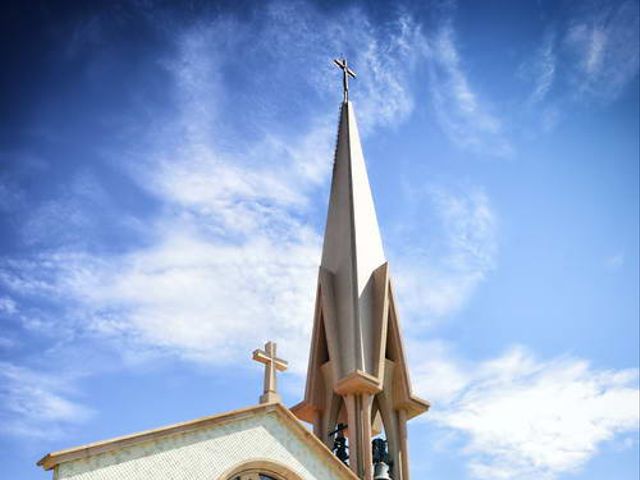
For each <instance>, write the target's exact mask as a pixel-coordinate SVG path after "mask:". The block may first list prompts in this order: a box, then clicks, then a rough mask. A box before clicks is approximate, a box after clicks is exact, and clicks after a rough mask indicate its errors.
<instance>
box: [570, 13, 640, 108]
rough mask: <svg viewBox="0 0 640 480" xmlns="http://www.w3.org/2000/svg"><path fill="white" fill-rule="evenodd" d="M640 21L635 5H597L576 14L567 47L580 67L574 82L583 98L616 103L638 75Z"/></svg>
mask: <svg viewBox="0 0 640 480" xmlns="http://www.w3.org/2000/svg"><path fill="white" fill-rule="evenodd" d="M639 18H640V15H639V7H638V3H637V2H633V1H623V2H620V3H617V4H616V3H613V4H612V3H603V2H595V3H590V4H588V5H584V6H582V7H580V9H579V10H578V11H577V12H576V16H575V18H573V19H572V20H571V22H570V24H569V26H568V28H567V31H566V35H565V38H564V43H565V45H566V47H567V49H568V51H569V53H570V54H571V55H572V57H573V60H574V62H575V65H576V68H575V71H574V74H573V82H574V85H575V86H576V87H577V91H578V94H579V95H582V96H587V97H593V98H596V99H598V100H603V101H611V100H614V99H615V98H617V97H618V96H619V95H620V93H621V92H622V91H623V89H624V88H625V87H626V86H627V85H628V84H629V82H630V80H631V79H633V78H634V77H635V76H637V75H638V66H639V61H640V60H639V56H640V50H639V48H640V34H639V33H638V32H639V31H640V22H639Z"/></svg>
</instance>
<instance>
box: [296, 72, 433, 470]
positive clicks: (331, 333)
mask: <svg viewBox="0 0 640 480" xmlns="http://www.w3.org/2000/svg"><path fill="white" fill-rule="evenodd" d="M336 63H337V64H338V66H340V67H341V68H343V71H344V72H345V73H344V75H345V76H347V72H346V70H345V69H347V68H348V67H346V61H343V64H342V65H340V64H339V63H338V62H336ZM352 76H354V77H355V74H353V75H352ZM428 407H429V404H428V403H427V402H426V401H424V400H421V399H419V398H417V397H415V396H414V395H413V393H412V391H411V383H410V380H409V372H408V368H407V363H406V359H405V355H404V347H403V342H402V337H401V334H400V327H399V323H398V316H397V311H396V308H395V300H394V297H393V292H392V287H391V280H390V278H389V271H388V264H387V262H386V260H385V256H384V251H383V247H382V239H381V237H380V230H379V227H378V221H377V218H376V212H375V208H374V204H373V197H372V194H371V188H370V186H369V179H368V176H367V170H366V165H365V161H364V155H363V153H362V146H361V144H360V136H359V133H358V127H357V124H356V118H355V113H354V109H353V105H352V104H351V102H350V101H349V100H348V97H347V95H346V87H345V100H344V101H343V103H342V106H341V110H340V123H339V127H338V141H337V146H336V151H335V159H334V165H333V176H332V181H331V194H330V199H329V212H328V214H327V224H326V229H325V236H324V245H323V250H322V262H321V265H320V271H319V275H318V287H317V292H316V307H315V318H314V327H313V336H312V340H311V351H310V356H309V369H308V373H307V385H306V390H305V398H304V400H303V401H302V402H301V403H300V404H298V405H296V406H295V407H294V408H293V409H292V411H293V412H294V413H295V414H296V415H297V416H298V417H299V418H300V419H302V420H304V421H307V422H309V423H312V424H313V425H314V433H315V434H316V435H317V436H318V437H319V438H320V439H321V440H322V441H323V442H325V444H327V445H328V446H329V447H331V446H332V439H331V438H329V432H332V431H334V430H335V428H336V426H337V425H338V424H339V423H344V424H346V425H347V437H348V443H349V466H350V467H351V468H352V470H353V471H354V472H355V473H356V474H357V475H358V476H359V477H360V478H362V479H365V480H371V479H372V477H373V459H372V453H371V441H372V439H373V438H374V437H375V436H376V435H377V434H379V433H381V432H383V431H384V434H385V436H386V439H387V440H388V442H389V451H390V455H391V459H392V461H393V471H392V477H393V479H394V480H408V479H409V468H408V458H407V454H408V448H407V431H406V422H407V420H408V419H410V418H412V417H414V416H416V415H419V414H420V413H423V412H425V411H426V410H427V409H428Z"/></svg>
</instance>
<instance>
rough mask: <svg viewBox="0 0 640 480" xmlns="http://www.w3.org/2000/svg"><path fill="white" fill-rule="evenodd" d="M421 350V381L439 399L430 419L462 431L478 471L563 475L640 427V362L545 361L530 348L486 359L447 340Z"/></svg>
mask: <svg viewBox="0 0 640 480" xmlns="http://www.w3.org/2000/svg"><path fill="white" fill-rule="evenodd" d="M414 350H415V349H414ZM419 351H420V352H421V354H420V357H421V358H418V357H416V358H414V359H412V360H413V364H414V365H416V366H417V368H415V369H414V382H415V384H416V386H417V389H418V391H420V393H421V394H423V395H424V396H425V397H426V398H431V399H432V400H433V402H434V407H433V409H432V411H431V412H430V417H429V418H430V419H431V421H432V422H434V423H435V424H437V425H439V426H441V427H443V428H445V429H449V430H453V431H455V432H458V433H459V434H460V435H462V440H463V446H462V447H461V448H462V451H463V452H464V454H465V455H466V456H467V458H468V466H469V470H470V473H471V474H472V475H473V476H474V477H476V478H482V479H492V480H493V479H502V478H504V479H509V478H518V479H534V478H535V479H540V478H542V479H553V478H557V477H558V476H559V475H561V474H563V473H567V472H575V471H576V470H578V469H580V468H581V467H583V466H584V465H585V464H586V462H588V461H589V459H591V458H592V457H593V456H594V455H596V454H597V453H598V449H599V447H600V446H601V445H602V444H603V442H606V441H609V440H612V439H614V438H615V437H617V436H618V435H625V434H630V433H633V432H635V431H637V429H638V421H639V418H638V402H639V400H640V391H639V389H638V370H637V369H627V370H603V369H597V368H594V367H593V366H591V365H589V363H588V362H586V361H584V360H582V359H579V358H572V357H559V358H554V359H551V360H540V359H538V358H536V357H535V356H534V355H533V354H532V353H531V352H530V351H528V350H526V349H524V348H522V347H514V348H512V349H510V350H509V351H507V352H506V353H505V354H503V355H501V356H499V357H497V358H494V359H491V360H486V361H483V362H481V363H479V364H478V363H475V362H474V363H473V364H471V363H470V362H468V361H463V360H461V359H459V358H456V356H455V355H454V354H453V353H452V351H451V349H450V348H449V346H448V345H447V344H443V343H442V342H431V343H429V344H426V345H421V346H420V349H419Z"/></svg>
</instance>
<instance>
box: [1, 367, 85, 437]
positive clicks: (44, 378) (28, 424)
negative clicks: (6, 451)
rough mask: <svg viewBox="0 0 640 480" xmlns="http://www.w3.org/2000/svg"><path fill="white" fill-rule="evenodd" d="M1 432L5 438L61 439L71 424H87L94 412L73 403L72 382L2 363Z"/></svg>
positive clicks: (58, 373) (77, 403)
mask: <svg viewBox="0 0 640 480" xmlns="http://www.w3.org/2000/svg"><path fill="white" fill-rule="evenodd" d="M0 379H1V381H0V431H1V432H2V433H4V434H9V435H18V436H27V437H47V438H53V437H56V436H59V435H60V434H61V433H62V432H63V431H64V429H65V428H66V427H68V425H69V424H80V423H83V422H85V421H86V420H88V419H89V418H90V417H91V416H92V415H93V411H92V410H91V409H90V408H88V407H86V406H84V405H82V404H81V403H79V402H77V401H75V400H72V397H73V395H74V389H73V379H72V378H70V377H68V375H67V374H62V375H61V374H60V372H57V373H56V374H50V375H48V374H45V373H43V372H39V371H36V370H33V369H30V368H26V367H22V366H18V365H15V364H13V363H8V362H0Z"/></svg>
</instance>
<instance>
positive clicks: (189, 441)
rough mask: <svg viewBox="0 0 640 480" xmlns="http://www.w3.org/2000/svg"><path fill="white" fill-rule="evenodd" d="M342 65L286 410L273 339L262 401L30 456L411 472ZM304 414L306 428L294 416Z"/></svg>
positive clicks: (93, 474)
mask: <svg viewBox="0 0 640 480" xmlns="http://www.w3.org/2000/svg"><path fill="white" fill-rule="evenodd" d="M335 63H336V65H337V66H338V67H340V68H341V70H342V73H343V89H344V100H343V102H342V105H341V108H340V122H339V126H338V140H337V145H336V150H335V158H334V165H333V175H332V181H331V193H330V199H329V211H328V214H327V223H326V229H325V234H324V244H323V251H322V261H321V264H320V268H319V272H318V283H317V290H316V305H315V312H314V320H313V322H314V323H313V333H312V338H311V348H310V355H309V366H308V373H307V382H306V388H305V393H304V397H303V399H302V401H301V402H300V403H298V404H297V405H295V406H293V407H292V408H291V409H289V408H287V407H285V406H284V405H283V404H282V402H281V399H280V396H279V395H278V393H277V389H276V372H277V371H283V370H285V369H286V368H287V363H286V362H285V361H284V360H282V359H279V358H277V356H276V347H275V344H273V343H271V342H269V343H267V345H265V349H264V350H256V351H254V352H253V358H254V360H256V361H259V362H261V363H264V364H265V381H264V393H263V395H262V396H261V397H260V404H259V405H257V406H254V407H250V408H246V409H241V410H235V411H232V412H228V413H223V414H220V415H215V416H211V417H204V418H200V419H197V420H193V421H190V422H185V423H180V424H176V425H172V426H168V427H164V428H160V429H156V430H150V431H146V432H141V433H137V434H133V435H129V436H125V437H120V438H116V439H112V440H107V441H103V442H98V443H94V444H90V445H84V446H81V447H77V448H72V449H69V450H63V451H59V452H55V453H51V454H48V455H46V456H45V457H43V458H42V459H41V460H40V461H39V462H38V465H40V466H42V467H43V468H45V469H47V470H53V475H54V479H57V480H62V479H65V480H66V479H68V480H123V479H127V480H143V479H151V478H166V479H176V480H342V479H345V480H348V479H350V480H357V479H360V480H389V479H393V480H409V479H410V469H409V458H408V437H407V422H408V421H409V420H410V419H411V418H413V417H415V416H417V415H420V414H422V413H424V412H426V411H427V410H428V408H429V403H428V402H426V401H425V400H422V399H420V398H418V397H417V396H415V395H414V394H413V392H412V389H411V382H410V378H409V369H408V365H407V361H406V357H405V353H404V346H403V340H402V335H401V330H400V322H399V318H398V312H397V309H396V303H395V298H394V294H393V287H392V282H391V278H390V275H389V265H388V263H387V261H386V259H385V255H384V250H383V247H382V239H381V236H380V231H379V227H378V221H377V218H376V212H375V208H374V203H373V196H372V193H371V188H370V185H369V180H368V176H367V170H366V165H365V160H364V155H363V152H362V146H361V143H360V137H359V133H358V127H357V123H356V118H355V112H354V108H353V105H352V103H351V102H350V101H349V98H348V92H349V78H350V77H351V78H355V73H354V72H353V71H352V70H351V69H350V68H349V67H348V66H347V62H346V60H344V59H343V60H336V61H335ZM303 422H305V423H307V424H308V425H310V427H311V428H312V431H311V430H310V429H309V428H307V426H305V425H304V423H303Z"/></svg>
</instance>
